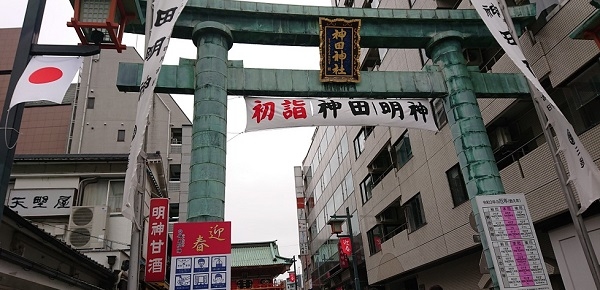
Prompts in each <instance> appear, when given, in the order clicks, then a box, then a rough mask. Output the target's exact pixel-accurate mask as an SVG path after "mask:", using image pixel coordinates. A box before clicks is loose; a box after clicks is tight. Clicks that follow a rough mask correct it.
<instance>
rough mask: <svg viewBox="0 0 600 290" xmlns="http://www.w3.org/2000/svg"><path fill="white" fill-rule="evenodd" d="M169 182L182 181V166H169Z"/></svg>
mask: <svg viewBox="0 0 600 290" xmlns="http://www.w3.org/2000/svg"><path fill="white" fill-rule="evenodd" d="M169 181H170V182H172V181H181V164H171V165H169Z"/></svg>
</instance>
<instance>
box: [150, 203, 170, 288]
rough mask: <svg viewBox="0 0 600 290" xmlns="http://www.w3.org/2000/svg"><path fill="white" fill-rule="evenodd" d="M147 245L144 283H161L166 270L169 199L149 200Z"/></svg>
mask: <svg viewBox="0 0 600 290" xmlns="http://www.w3.org/2000/svg"><path fill="white" fill-rule="evenodd" d="M148 224H149V228H148V245H146V246H147V248H146V261H148V262H147V263H146V279H145V280H146V282H163V281H165V273H166V270H167V228H168V225H169V199H168V198H153V199H150V217H149V221H148Z"/></svg>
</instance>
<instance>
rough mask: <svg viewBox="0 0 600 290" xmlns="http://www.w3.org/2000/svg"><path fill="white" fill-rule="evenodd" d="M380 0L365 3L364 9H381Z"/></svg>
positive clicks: (367, 0) (370, 0)
mask: <svg viewBox="0 0 600 290" xmlns="http://www.w3.org/2000/svg"><path fill="white" fill-rule="evenodd" d="M379 2H380V1H379V0H366V1H365V2H364V3H363V8H377V7H379Z"/></svg>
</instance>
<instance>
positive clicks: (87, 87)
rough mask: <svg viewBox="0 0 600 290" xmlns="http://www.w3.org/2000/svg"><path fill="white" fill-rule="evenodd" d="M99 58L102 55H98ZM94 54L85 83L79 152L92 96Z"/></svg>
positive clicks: (78, 151)
mask: <svg viewBox="0 0 600 290" xmlns="http://www.w3.org/2000/svg"><path fill="white" fill-rule="evenodd" d="M98 59H100V57H99V56H98ZM98 59H94V56H92V57H90V68H89V70H88V75H87V80H86V84H85V100H84V102H83V116H81V129H80V130H79V144H78V145H77V154H79V153H81V142H82V141H83V128H84V127H85V115H86V113H87V104H88V98H89V96H90V81H91V79H92V64H93V63H94V60H98Z"/></svg>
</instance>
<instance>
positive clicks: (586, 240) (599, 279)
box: [498, 0, 600, 289]
mask: <svg viewBox="0 0 600 290" xmlns="http://www.w3.org/2000/svg"><path fill="white" fill-rule="evenodd" d="M498 4H500V9H501V10H502V14H503V15H504V21H505V22H506V24H507V26H508V29H509V31H510V33H511V34H512V35H513V39H514V40H515V43H516V44H517V47H519V49H521V41H520V39H519V36H518V34H517V33H516V29H515V26H514V23H513V21H512V18H511V17H510V14H509V11H508V6H507V4H506V0H498ZM527 84H528V85H529V90H530V92H531V98H532V99H533V107H534V108H535V111H536V113H537V116H538V119H539V121H540V124H541V125H542V127H543V128H542V129H543V131H544V137H545V139H546V143H548V148H549V149H550V154H551V155H552V161H553V163H554V169H555V170H556V175H558V180H559V183H560V187H561V189H562V192H563V194H564V196H565V199H566V201H567V206H568V209H569V214H570V215H571V219H572V220H573V226H574V227H575V232H576V234H577V238H578V240H579V242H580V243H581V248H582V250H583V254H584V256H585V259H586V261H587V263H588V266H589V268H590V272H591V274H592V278H593V279H594V284H595V285H596V289H600V266H599V265H598V258H597V257H596V254H595V251H594V248H593V246H592V242H591V240H590V236H589V233H588V231H587V228H586V226H585V223H584V222H583V218H582V217H581V215H577V212H578V208H577V201H576V200H575V193H574V192H573V189H572V188H571V187H570V186H568V185H567V180H568V179H567V174H566V171H565V169H564V166H563V164H562V162H561V161H560V160H559V159H558V150H557V148H556V143H554V138H553V137H552V133H551V131H550V127H549V126H547V125H546V124H547V122H546V119H545V117H544V114H543V113H542V111H541V109H540V107H539V103H538V102H537V100H538V99H539V98H540V95H541V92H540V91H538V89H537V88H535V87H534V86H533V85H532V84H531V81H529V80H528V81H527Z"/></svg>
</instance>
